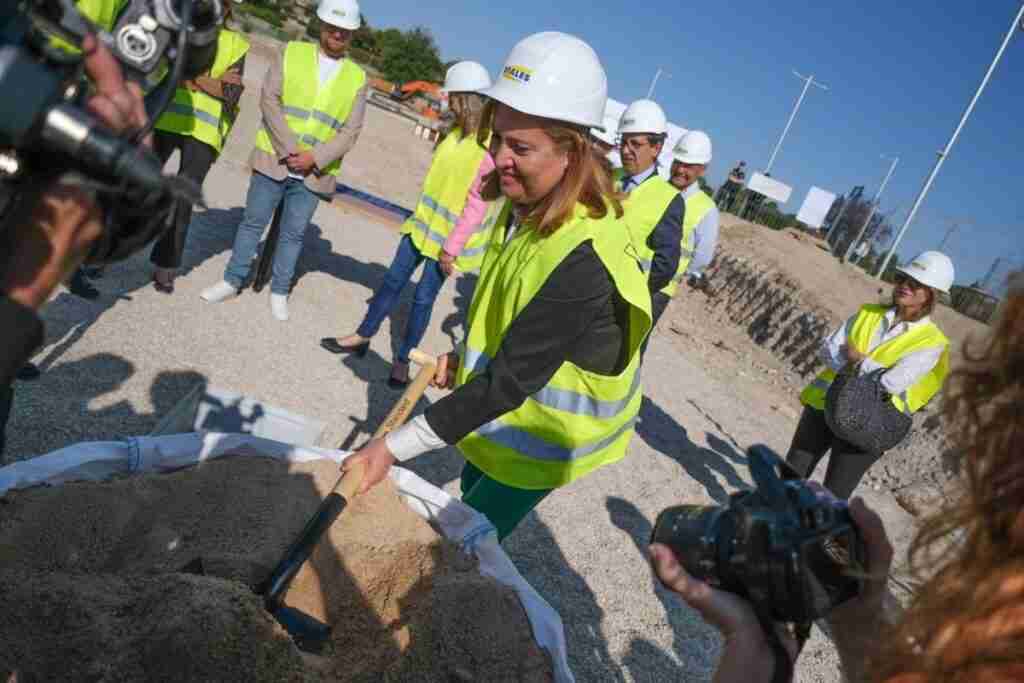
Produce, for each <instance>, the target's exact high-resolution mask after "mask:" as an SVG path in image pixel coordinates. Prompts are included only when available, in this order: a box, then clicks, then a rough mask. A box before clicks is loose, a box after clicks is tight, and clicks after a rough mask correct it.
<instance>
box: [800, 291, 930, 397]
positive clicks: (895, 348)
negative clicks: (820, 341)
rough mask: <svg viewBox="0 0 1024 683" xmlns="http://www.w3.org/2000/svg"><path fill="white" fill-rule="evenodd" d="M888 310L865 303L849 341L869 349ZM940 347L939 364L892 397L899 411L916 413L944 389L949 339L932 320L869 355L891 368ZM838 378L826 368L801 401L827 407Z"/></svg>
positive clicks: (851, 331)
mask: <svg viewBox="0 0 1024 683" xmlns="http://www.w3.org/2000/svg"><path fill="white" fill-rule="evenodd" d="M888 310H889V309H888V307H887V306H879V305H876V304H869V305H866V306H862V307H861V309H860V312H859V313H858V314H857V318H856V319H855V320H854V322H853V328H852V329H851V330H850V335H849V337H848V338H847V344H853V347H854V348H855V349H858V350H860V351H862V352H864V351H866V350H867V349H868V348H870V346H871V342H872V341H873V340H874V335H875V331H876V330H877V329H878V326H879V325H881V324H882V320H883V319H884V318H885V314H886V311H888ZM937 347H942V349H943V351H942V355H941V356H940V357H939V362H938V363H937V364H936V366H935V367H934V368H932V370H931V371H930V372H929V373H928V374H926V375H925V376H924V377H922V378H921V379H920V380H918V381H917V383H916V384H914V385H913V386H911V387H910V388H909V389H907V390H906V391H904V392H903V393H901V394H899V395H894V396H892V403H893V405H894V406H896V408H897V409H898V410H899V411H900V412H903V413H907V414H912V413H915V412H917V411H918V410H920V409H921V408H922V407H923V406H924V405H925V404H927V403H928V401H930V400H931V399H932V398H933V397H934V396H935V394H937V393H938V392H939V390H940V389H941V388H942V384H943V382H945V380H946V377H947V376H948V375H949V339H947V338H946V336H945V335H944V334H943V333H942V331H941V330H939V328H938V327H937V326H936V325H935V323H932V322H929V323H926V324H924V325H918V326H916V327H914V328H912V329H910V330H908V331H907V332H904V333H903V334H901V335H899V336H898V337H896V338H894V339H890V340H889V341H887V342H885V343H884V344H880V345H879V346H878V347H877V348H876V349H875V350H874V351H872V352H871V353H870V354H868V357H869V358H871V359H872V360H874V361H875V362H876V363H878V364H879V365H881V366H882V367H886V368H891V367H892V366H893V365H895V364H896V363H898V362H899V360H900V359H901V358H903V357H904V356H906V355H907V354H910V353H913V352H915V351H920V350H922V349H932V348H937ZM835 377H836V373H835V372H834V371H833V370H831V369H829V368H826V369H825V370H823V371H822V372H821V373H820V374H819V375H818V376H817V377H816V378H815V379H814V380H813V381H812V382H811V383H810V384H808V385H807V386H806V387H805V388H804V390H803V391H802V392H801V393H800V402H801V403H803V404H804V405H805V406H809V407H811V408H815V409H817V410H824V409H825V396H826V394H828V389H829V387H830V386H832V381H833V380H834V379H835Z"/></svg>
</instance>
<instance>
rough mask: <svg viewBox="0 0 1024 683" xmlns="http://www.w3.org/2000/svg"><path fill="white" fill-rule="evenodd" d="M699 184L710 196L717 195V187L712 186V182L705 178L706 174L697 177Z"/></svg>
mask: <svg viewBox="0 0 1024 683" xmlns="http://www.w3.org/2000/svg"><path fill="white" fill-rule="evenodd" d="M697 184H698V185H700V189H702V190H704V192H706V193H707V195H708V196H709V197H714V196H715V188H713V187H711V184H710V183H709V182H708V179H707V178H705V177H704V176H701V177H700V178H697Z"/></svg>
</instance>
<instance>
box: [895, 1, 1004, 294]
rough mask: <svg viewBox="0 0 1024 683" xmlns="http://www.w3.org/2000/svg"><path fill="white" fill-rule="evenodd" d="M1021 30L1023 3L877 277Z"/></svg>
mask: <svg viewBox="0 0 1024 683" xmlns="http://www.w3.org/2000/svg"><path fill="white" fill-rule="evenodd" d="M1018 28H1021V29H1022V30H1024V3H1021V6H1020V9H1019V10H1017V16H1015V17H1014V18H1013V23H1012V24H1010V30H1009V31H1008V32H1007V33H1006V37H1005V38H1004V39H1003V43H1002V45H1000V46H999V49H998V50H997V51H996V56H995V58H993V60H992V64H990V65H989V67H988V71H987V72H985V77H984V78H982V79H981V83H980V84H979V85H978V89H977V91H976V92H975V93H974V97H972V98H971V101H970V103H969V104H968V105H967V109H965V110H964V113H963V116H961V117H960V123H959V124H957V127H956V130H954V131H953V136H952V137H951V138H950V139H949V142H948V143H946V147H945V148H944V149H942V150H941V151H939V158H938V159H937V160H936V162H935V167H934V168H933V169H932V172H931V174H930V175H929V176H928V178H927V179H926V180H925V181H924V186H923V187H922V188H921V192H920V194H918V195H917V201H915V202H914V206H913V208H911V209H910V213H909V214H907V220H906V222H904V223H903V227H902V228H900V231H899V233H898V234H897V235H896V239H895V240H893V243H892V246H891V247H890V248H889V253H888V254H886V255H885V259H883V260H882V266H881V267H880V268H879V269H878V272H877V273H875V277H879V278H880V277H882V274H883V273H885V269H886V268H888V267H889V261H890V260H892V256H893V254H895V253H896V249H898V248H899V246H900V241H902V240H903V235H905V234H906V232H907V228H909V227H910V224H911V223H912V222H913V221H914V216H916V215H917V210H918V209H920V208H921V204H923V203H924V198H925V197H926V196H928V190H930V189H931V186H932V183H933V182H935V177H936V176H937V175H939V171H940V170H941V169H942V164H943V163H944V162H945V161H946V157H947V156H949V153H950V152H951V151H952V149H953V145H955V144H956V141H957V138H959V137H960V132H961V131H962V130H963V129H964V126H965V125H967V119H969V118H970V116H971V113H972V112H973V111H974V106H975V105H976V104H977V103H978V100H979V99H980V98H981V93H982V92H984V91H985V86H987V85H988V82H989V80H991V78H992V74H993V72H995V70H996V66H998V64H999V60H1000V59H1002V58H1003V53H1004V52H1006V47H1007V46H1008V45H1009V44H1010V41H1011V40H1012V39H1013V34H1014V33H1016V31H1017V29H1018Z"/></svg>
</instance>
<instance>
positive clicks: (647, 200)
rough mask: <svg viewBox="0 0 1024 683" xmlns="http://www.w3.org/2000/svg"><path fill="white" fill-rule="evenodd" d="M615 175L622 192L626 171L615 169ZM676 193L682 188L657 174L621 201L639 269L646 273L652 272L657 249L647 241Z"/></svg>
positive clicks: (617, 186)
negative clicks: (673, 185) (648, 244)
mask: <svg viewBox="0 0 1024 683" xmlns="http://www.w3.org/2000/svg"><path fill="white" fill-rule="evenodd" d="M612 177H613V179H614V180H615V189H616V190H619V191H621V189H622V177H623V170H622V169H621V168H617V169H615V172H614V173H613V174H612ZM677 196H679V190H677V189H676V188H674V187H672V185H670V184H669V183H668V181H666V180H665V179H664V178H662V177H661V176H659V175H657V174H655V175H652V176H651V177H649V178H647V179H646V180H644V181H643V182H642V183H640V184H639V185H637V186H636V187H634V188H633V190H632V191H631V192H630V193H629V195H628V196H627V197H626V200H625V201H624V202H622V210H623V217H622V220H623V221H624V222H625V223H626V225H627V227H628V228H629V234H630V238H631V240H632V242H633V248H634V249H635V250H636V254H637V259H638V261H639V263H640V270H642V271H643V272H644V273H650V272H651V265H652V261H653V259H654V251H653V250H652V249H651V248H650V247H649V246H647V240H648V238H650V236H651V233H652V232H654V228H655V227H657V225H658V223H659V222H660V221H661V218H662V216H664V215H665V212H666V211H668V207H669V205H670V204H671V203H672V201H673V200H674V199H675V198H676V197H677Z"/></svg>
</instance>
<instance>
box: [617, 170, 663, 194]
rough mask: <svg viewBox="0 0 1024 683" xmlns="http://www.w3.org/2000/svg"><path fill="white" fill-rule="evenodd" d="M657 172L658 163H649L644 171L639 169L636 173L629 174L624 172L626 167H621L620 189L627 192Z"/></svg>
mask: <svg viewBox="0 0 1024 683" xmlns="http://www.w3.org/2000/svg"><path fill="white" fill-rule="evenodd" d="M657 172H658V164H651V167H650V168H648V169H647V170H646V171H640V172H639V173H637V174H636V175H633V176H631V175H629V174H628V173H626V169H622V173H623V176H622V191H623V192H626V193H629V192H632V191H633V190H635V189H636V188H638V187H640V185H641V184H642V183H643V182H644V181H645V180H647V179H648V178H650V177H651V176H652V175H654V174H655V173H657Z"/></svg>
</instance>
